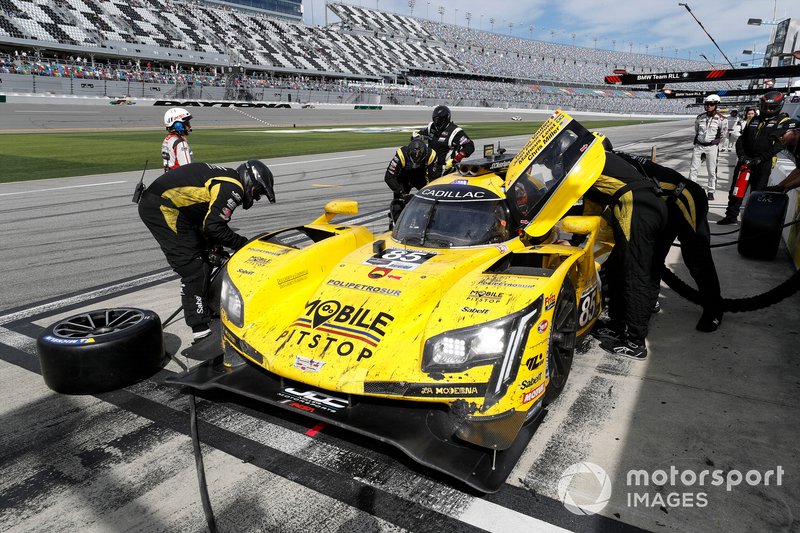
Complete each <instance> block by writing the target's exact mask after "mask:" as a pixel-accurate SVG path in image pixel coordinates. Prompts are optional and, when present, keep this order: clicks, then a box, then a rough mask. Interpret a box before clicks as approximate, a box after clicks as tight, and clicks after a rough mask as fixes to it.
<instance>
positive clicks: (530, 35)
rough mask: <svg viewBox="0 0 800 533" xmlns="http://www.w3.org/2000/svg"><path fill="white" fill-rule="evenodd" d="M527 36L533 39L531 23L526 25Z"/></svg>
mask: <svg viewBox="0 0 800 533" xmlns="http://www.w3.org/2000/svg"><path fill="white" fill-rule="evenodd" d="M528 37H530V38H531V39H533V24H531V25H529V26H528Z"/></svg>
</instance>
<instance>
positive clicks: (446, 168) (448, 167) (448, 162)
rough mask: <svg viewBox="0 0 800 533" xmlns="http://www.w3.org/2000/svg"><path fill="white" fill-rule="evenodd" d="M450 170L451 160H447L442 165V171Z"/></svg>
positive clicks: (451, 166)
mask: <svg viewBox="0 0 800 533" xmlns="http://www.w3.org/2000/svg"><path fill="white" fill-rule="evenodd" d="M451 168H453V159H448V160H447V161H445V163H444V169H445V170H448V169H451Z"/></svg>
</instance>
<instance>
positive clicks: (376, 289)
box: [327, 279, 403, 296]
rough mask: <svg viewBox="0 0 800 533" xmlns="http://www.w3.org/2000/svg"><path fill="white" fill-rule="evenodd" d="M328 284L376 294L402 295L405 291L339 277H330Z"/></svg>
mask: <svg viewBox="0 0 800 533" xmlns="http://www.w3.org/2000/svg"><path fill="white" fill-rule="evenodd" d="M327 284H328V285H331V286H332V287H341V288H342V289H352V290H354V291H364V292H372V293H375V294H384V295H386V296H400V294H401V293H402V292H403V291H400V290H397V289H387V288H385V287H376V286H374V285H364V284H363V283H352V282H350V281H340V280H338V279H329V280H328V283H327Z"/></svg>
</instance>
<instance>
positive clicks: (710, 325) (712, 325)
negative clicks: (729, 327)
mask: <svg viewBox="0 0 800 533" xmlns="http://www.w3.org/2000/svg"><path fill="white" fill-rule="evenodd" d="M720 324H722V312H721V311H712V312H706V311H703V314H702V315H701V316H700V320H698V321H697V325H696V326H695V327H694V328H695V329H696V330H697V331H702V332H704V333H711V332H712V331H717V328H718V327H719V325H720Z"/></svg>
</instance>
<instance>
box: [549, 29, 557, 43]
mask: <svg viewBox="0 0 800 533" xmlns="http://www.w3.org/2000/svg"><path fill="white" fill-rule="evenodd" d="M555 39H556V30H550V42H551V43H552V42H555Z"/></svg>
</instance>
